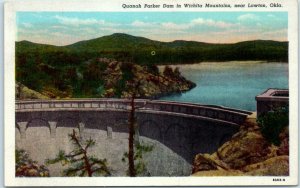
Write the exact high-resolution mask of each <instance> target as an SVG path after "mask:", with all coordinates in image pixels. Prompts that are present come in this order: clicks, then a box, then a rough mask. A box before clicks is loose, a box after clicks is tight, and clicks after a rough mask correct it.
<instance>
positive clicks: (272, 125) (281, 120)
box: [257, 106, 289, 146]
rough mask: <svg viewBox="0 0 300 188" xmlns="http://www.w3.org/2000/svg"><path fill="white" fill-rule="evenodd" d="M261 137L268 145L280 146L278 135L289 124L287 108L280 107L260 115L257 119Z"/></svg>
mask: <svg viewBox="0 0 300 188" xmlns="http://www.w3.org/2000/svg"><path fill="white" fill-rule="evenodd" d="M257 122H258V125H259V126H260V131H261V133H262V135H263V136H264V137H265V138H266V140H268V141H269V142H270V143H273V144H274V145H276V146H279V145H280V138H279V134H280V133H281V132H282V130H283V129H284V128H285V127H286V126H288V124H289V108H288V106H287V107H281V108H276V109H274V110H273V111H270V112H267V113H265V114H262V115H261V116H260V117H258V119H257Z"/></svg>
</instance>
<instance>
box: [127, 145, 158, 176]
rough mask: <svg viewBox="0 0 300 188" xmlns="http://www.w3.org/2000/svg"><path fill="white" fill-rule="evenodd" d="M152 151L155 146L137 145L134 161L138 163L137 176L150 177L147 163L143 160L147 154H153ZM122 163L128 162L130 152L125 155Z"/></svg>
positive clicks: (136, 165)
mask: <svg viewBox="0 0 300 188" xmlns="http://www.w3.org/2000/svg"><path fill="white" fill-rule="evenodd" d="M152 150H153V145H146V144H143V143H136V144H135V152H134V160H135V161H136V163H135V170H136V175H141V176H143V175H149V174H148V172H147V167H146V163H145V161H144V159H143V155H144V154H145V153H148V152H151V151H152ZM122 161H123V162H126V161H128V152H125V153H124V155H123V158H122ZM127 173H128V171H127Z"/></svg>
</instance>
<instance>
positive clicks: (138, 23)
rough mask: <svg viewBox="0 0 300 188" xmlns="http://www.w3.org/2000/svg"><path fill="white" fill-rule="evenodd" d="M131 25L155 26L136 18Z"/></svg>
mask: <svg viewBox="0 0 300 188" xmlns="http://www.w3.org/2000/svg"><path fill="white" fill-rule="evenodd" d="M131 26H134V27H151V26H153V24H151V23H146V22H142V21H139V20H136V21H134V22H132V23H131Z"/></svg>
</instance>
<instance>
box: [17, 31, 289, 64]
mask: <svg viewBox="0 0 300 188" xmlns="http://www.w3.org/2000/svg"><path fill="white" fill-rule="evenodd" d="M152 51H155V55H154V54H151V52H152ZM29 52H30V53H38V54H40V56H47V55H49V53H52V54H51V55H54V56H55V55H56V54H57V53H59V56H63V55H65V56H66V59H65V60H66V61H70V58H69V56H72V58H71V61H84V60H88V59H90V58H95V57H108V58H114V59H117V60H123V61H124V60H127V61H133V62H134V63H137V64H147V63H153V64H166V63H168V64H177V63H195V62H202V61H233V60H263V61H280V62H287V61H288V42H278V41H270V40H254V41H245V42H238V43H234V44H210V43H203V42H196V41H184V40H176V41H173V42H160V41H155V40H150V39H147V38H144V37H136V36H131V35H127V34H123V33H115V34H112V35H109V36H103V37H100V38H96V39H91V40H86V41H80V42H77V43H74V44H71V45H67V46H52V45H43V44H36V43H31V42H28V41H21V42H16V53H17V55H18V54H22V55H26V54H25V53H29ZM52 58H53V57H52ZM59 60H60V59H59ZM61 63H63V62H61Z"/></svg>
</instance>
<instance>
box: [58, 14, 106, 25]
mask: <svg viewBox="0 0 300 188" xmlns="http://www.w3.org/2000/svg"><path fill="white" fill-rule="evenodd" d="M55 18H56V19H57V20H58V21H59V22H60V23H61V24H64V25H71V26H80V25H93V24H104V23H105V21H104V20H96V19H94V18H88V19H79V18H68V17H63V16H58V15H56V16H55Z"/></svg>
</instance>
